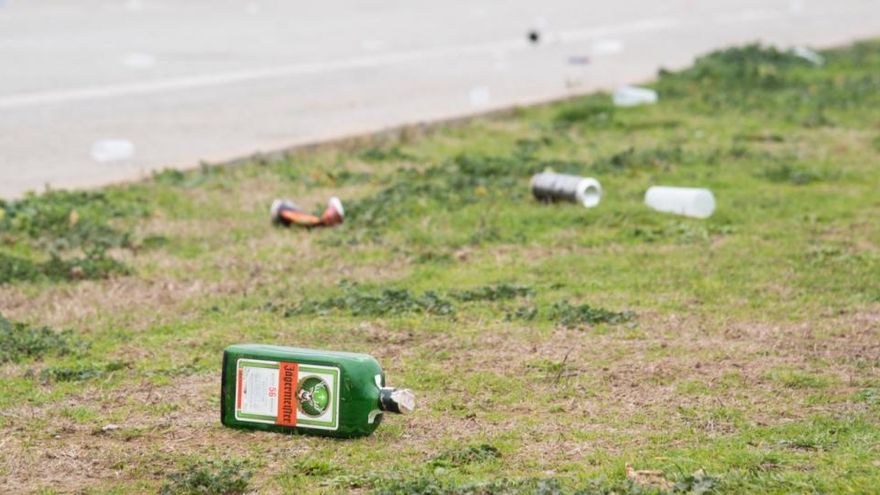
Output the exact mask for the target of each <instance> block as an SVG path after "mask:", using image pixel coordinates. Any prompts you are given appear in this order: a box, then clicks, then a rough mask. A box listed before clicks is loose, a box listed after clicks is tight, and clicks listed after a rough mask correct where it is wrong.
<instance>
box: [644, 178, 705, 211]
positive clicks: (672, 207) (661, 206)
mask: <svg viewBox="0 0 880 495" xmlns="http://www.w3.org/2000/svg"><path fill="white" fill-rule="evenodd" d="M645 204H646V205H648V206H649V207H651V208H653V209H655V210H657V211H662V212H665V213H675V214H677V215H684V216H686V217H694V218H709V217H710V216H711V215H712V212H714V211H715V196H713V195H712V191H710V190H708V189H700V188H694V187H669V186H653V187H650V188H648V191H647V192H646V193H645Z"/></svg>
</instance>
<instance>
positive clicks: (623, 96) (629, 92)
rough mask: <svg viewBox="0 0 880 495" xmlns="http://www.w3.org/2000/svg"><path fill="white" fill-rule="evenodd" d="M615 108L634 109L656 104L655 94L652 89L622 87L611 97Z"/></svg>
mask: <svg viewBox="0 0 880 495" xmlns="http://www.w3.org/2000/svg"><path fill="white" fill-rule="evenodd" d="M611 99H612V100H613V101H614V106H616V107H636V106H639V105H653V104H655V103H657V92H656V91H654V90H653V89H648V88H640V87H638V86H624V87H622V88H619V89H617V91H615V92H614V94H613V95H612V96H611Z"/></svg>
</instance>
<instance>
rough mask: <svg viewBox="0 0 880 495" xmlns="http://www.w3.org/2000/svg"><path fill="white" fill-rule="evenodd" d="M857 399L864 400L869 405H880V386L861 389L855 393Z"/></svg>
mask: <svg viewBox="0 0 880 495" xmlns="http://www.w3.org/2000/svg"><path fill="white" fill-rule="evenodd" d="M854 398H855V400H857V401H859V402H864V403H865V404H868V405H869V406H877V405H880V388H866V389H863V390H860V391H859V392H858V393H856V395H855V397H854Z"/></svg>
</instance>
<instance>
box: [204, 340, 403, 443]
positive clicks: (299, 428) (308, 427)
mask: <svg viewBox="0 0 880 495" xmlns="http://www.w3.org/2000/svg"><path fill="white" fill-rule="evenodd" d="M222 381H223V383H222V390H221V395H220V410H221V411H220V419H221V421H222V423H223V424H224V425H226V426H229V427H233V428H250V429H256V430H268V431H277V432H284V433H294V432H295V433H307V434H310V435H323V436H332V437H345V438H351V437H360V436H366V435H369V434H371V433H373V432H374V431H376V428H377V427H378V426H379V423H381V422H382V416H383V413H385V412H393V413H409V412H412V410H413V408H414V407H415V398H414V396H413V393H412V392H411V391H409V390H407V389H399V388H389V387H386V386H385V373H384V372H383V371H382V368H381V367H380V366H379V363H378V362H377V361H376V359H375V358H373V357H372V356H369V355H367V354H355V353H351V352H335V351H317V350H311V349H299V348H295V347H281V346H274V345H259V344H241V345H233V346H229V347H227V348H226V350H224V351H223V380H222Z"/></svg>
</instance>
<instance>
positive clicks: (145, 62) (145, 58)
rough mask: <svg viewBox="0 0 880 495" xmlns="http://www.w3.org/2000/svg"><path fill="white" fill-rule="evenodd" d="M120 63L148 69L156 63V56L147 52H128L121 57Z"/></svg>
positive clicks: (134, 67) (133, 67)
mask: <svg viewBox="0 0 880 495" xmlns="http://www.w3.org/2000/svg"><path fill="white" fill-rule="evenodd" d="M122 63H123V64H125V65H126V66H127V67H130V68H132V69H150V68H152V67H153V66H154V65H156V57H155V56H153V55H150V54H149V53H129V54H126V55H125V57H124V58H123V59H122Z"/></svg>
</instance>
